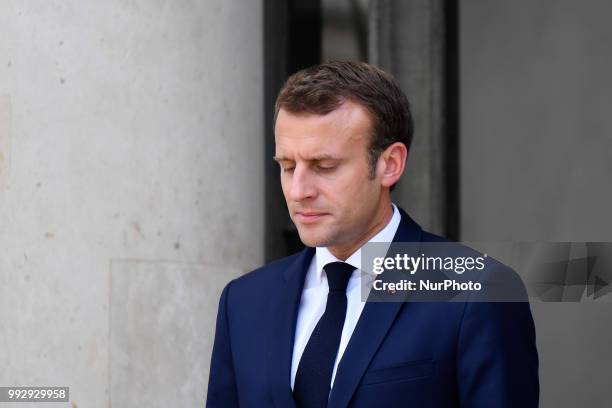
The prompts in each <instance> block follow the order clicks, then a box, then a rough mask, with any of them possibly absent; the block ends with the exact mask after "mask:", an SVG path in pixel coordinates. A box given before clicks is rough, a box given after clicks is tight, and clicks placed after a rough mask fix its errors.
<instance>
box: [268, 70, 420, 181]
mask: <svg viewBox="0 0 612 408" xmlns="http://www.w3.org/2000/svg"><path fill="white" fill-rule="evenodd" d="M349 100H350V101H351V102H355V103H358V104H359V105H361V106H362V107H364V108H366V110H367V111H368V112H369V113H370V115H371V118H372V141H371V143H370V147H369V151H368V161H369V164H370V175H371V177H373V176H374V172H375V171H376V162H377V161H378V158H379V157H380V154H381V153H382V152H383V151H384V150H385V149H386V148H387V147H389V146H390V145H392V144H393V143H395V142H401V143H403V144H404V145H406V149H410V143H411V142H412V133H413V122H412V114H411V113H410V105H409V103H408V98H406V95H405V94H404V92H402V90H401V89H400V86H399V84H398V83H397V81H396V80H395V78H393V77H392V76H391V75H390V74H388V73H386V72H385V71H383V70H382V69H380V68H377V67H375V66H373V65H370V64H367V63H365V62H353V61H329V62H326V63H323V64H319V65H314V66H312V67H310V68H306V69H303V70H301V71H298V72H296V73H295V74H293V75H291V76H290V77H289V79H287V82H285V85H284V86H283V87H282V89H281V90H280V92H279V94H278V97H277V98H276V105H275V107H274V110H275V111H274V122H275V123H276V117H277V116H278V112H279V110H280V109H285V110H286V111H288V112H291V113H314V114H317V115H325V114H328V113H330V112H332V111H333V110H335V109H337V108H338V107H339V106H340V105H341V104H342V103H343V102H345V101H349Z"/></svg>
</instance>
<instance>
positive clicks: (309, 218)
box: [295, 211, 329, 224]
mask: <svg viewBox="0 0 612 408" xmlns="http://www.w3.org/2000/svg"><path fill="white" fill-rule="evenodd" d="M327 215H329V214H328V213H317V212H308V211H302V212H296V213H295V218H296V220H297V221H298V222H299V223H301V224H311V223H314V222H317V221H319V220H321V219H322V218H323V217H325V216H327Z"/></svg>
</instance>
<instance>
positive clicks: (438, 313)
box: [207, 210, 539, 408]
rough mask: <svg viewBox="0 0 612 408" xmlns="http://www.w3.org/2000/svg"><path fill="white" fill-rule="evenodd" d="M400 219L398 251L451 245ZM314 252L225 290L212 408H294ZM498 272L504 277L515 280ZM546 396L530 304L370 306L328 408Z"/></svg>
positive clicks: (530, 401) (528, 401) (522, 400)
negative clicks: (299, 337) (407, 245)
mask: <svg viewBox="0 0 612 408" xmlns="http://www.w3.org/2000/svg"><path fill="white" fill-rule="evenodd" d="M400 211H401V210H400ZM401 215H402V220H401V223H400V226H399V228H398V231H397V233H396V235H395V238H394V242H439V241H442V238H440V237H437V236H435V235H432V234H429V233H427V232H425V231H423V230H422V229H421V228H420V227H419V226H418V225H417V224H416V223H415V222H414V221H412V219H410V217H408V215H407V214H406V213H405V212H403V211H401ZM314 253H315V251H314V249H313V248H306V249H304V250H303V251H302V252H300V253H297V254H295V255H293V256H289V257H287V258H284V259H281V260H278V261H276V262H273V263H271V264H268V265H266V266H264V267H262V268H260V269H257V270H255V271H253V272H251V273H248V274H246V275H244V276H242V277H240V278H238V279H235V280H233V281H232V282H230V283H229V284H228V285H227V286H226V287H225V289H224V290H223V293H222V295H221V300H220V303H219V311H218V316H217V326H216V334H215V341H214V346H213V353H212V360H211V367H210V379H209V385H208V395H207V406H208V407H210V408H217V407H220V408H221V407H222V408H231V407H256V408H262V407H278V408H290V407H295V402H294V401H293V398H292V391H291V386H290V368H291V358H292V352H293V341H294V332H295V325H296V318H297V311H298V306H299V302H300V299H301V293H302V287H303V284H304V277H305V275H306V271H307V269H308V266H309V264H310V262H311V259H312V257H313V255H314ZM499 266H500V268H498V269H499V270H498V271H497V273H499V271H501V270H505V271H509V273H512V274H514V272H512V271H511V270H509V269H508V268H507V267H505V266H503V265H501V264H499ZM538 397H539V383H538V356H537V351H536V345H535V329H534V325H533V319H532V316H531V312H530V309H529V303H526V302H513V303H509V302H498V303H494V302H413V303H410V302H384V303H383V302H368V303H367V304H366V305H365V307H364V309H363V312H362V314H361V317H360V319H359V321H358V323H357V326H356V328H355V331H354V332H353V335H352V337H351V339H350V341H349V344H348V346H347V348H346V350H345V352H344V355H343V357H342V359H341V361H340V363H339V365H338V370H337V374H336V377H335V381H334V385H333V388H332V391H331V394H330V399H329V403H328V407H330V408H341V407H352V408H360V407H381V408H383V407H384V408H389V407H415V408H420V407H472V408H479V407H486V408H497V407H499V408H501V407H512V408H531V407H537V406H538Z"/></svg>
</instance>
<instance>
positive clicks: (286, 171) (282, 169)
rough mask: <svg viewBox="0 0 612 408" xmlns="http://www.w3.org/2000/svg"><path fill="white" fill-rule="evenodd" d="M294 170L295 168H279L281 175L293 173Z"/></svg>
mask: <svg viewBox="0 0 612 408" xmlns="http://www.w3.org/2000/svg"><path fill="white" fill-rule="evenodd" d="M294 169H295V167H290V166H287V167H281V171H282V172H283V173H293V170H294Z"/></svg>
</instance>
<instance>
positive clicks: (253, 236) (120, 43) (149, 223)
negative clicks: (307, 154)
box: [0, 0, 263, 407]
mask: <svg viewBox="0 0 612 408" xmlns="http://www.w3.org/2000/svg"><path fill="white" fill-rule="evenodd" d="M261 7H262V4H261V1H248V2H245V1H239V0H231V1H227V0H207V1H157V0H150V1H145V0H132V1H128V0H108V1H102V2H95V1H88V2H84V1H78V0H62V1H58V0H50V1H34V0H26V1H16V0H15V1H3V2H2V3H0V50H2V52H1V53H0V58H1V60H0V248H2V250H1V253H0V321H1V322H2V329H1V330H0V367H1V368H0V385H2V386H8V385H21V386H27V385H56V386H69V387H70V400H71V402H72V403H65V404H64V405H61V404H54V405H53V406H87V407H108V406H111V405H112V406H113V407H144V406H146V407H156V406H159V407H162V406H163V407H168V406H196V405H199V406H201V405H202V404H203V401H204V395H205V391H206V390H205V387H206V383H207V377H208V363H209V358H210V348H211V344H212V343H211V342H212V333H213V324H214V320H215V313H216V307H217V301H218V294H219V292H220V289H221V287H222V286H223V285H224V284H225V283H226V282H227V281H228V280H230V279H231V278H232V277H233V276H237V275H240V274H242V273H244V272H245V271H247V270H250V269H252V268H254V267H255V266H258V265H259V264H260V263H261V262H262V260H263V240H262V236H263V220H262V216H263V193H262V189H261V188H260V187H261V180H262V179H263V162H262V154H259V152H263V135H262V131H263V122H262V118H263V115H262V111H261V102H262V99H263V94H262V85H261V81H262V78H263V72H262V69H263V68H262V66H263V65H262V21H261V18H262V12H261ZM43 405H44V404H36V406H43Z"/></svg>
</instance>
